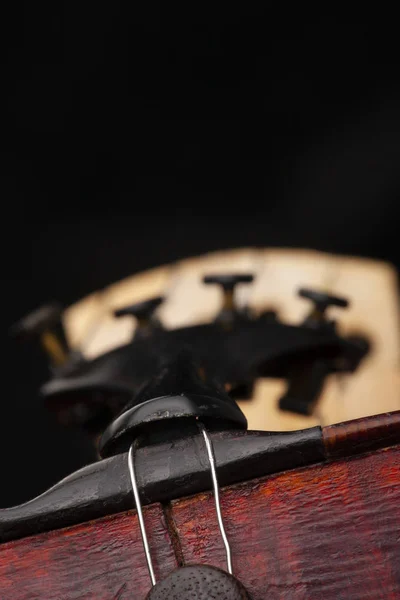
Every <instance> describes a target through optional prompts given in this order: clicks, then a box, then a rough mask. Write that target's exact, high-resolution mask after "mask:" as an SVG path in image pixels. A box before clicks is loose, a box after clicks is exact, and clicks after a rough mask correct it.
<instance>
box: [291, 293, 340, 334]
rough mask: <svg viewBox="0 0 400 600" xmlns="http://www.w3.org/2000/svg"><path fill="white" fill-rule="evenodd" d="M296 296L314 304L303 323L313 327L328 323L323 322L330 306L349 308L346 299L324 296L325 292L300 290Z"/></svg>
mask: <svg viewBox="0 0 400 600" xmlns="http://www.w3.org/2000/svg"><path fill="white" fill-rule="evenodd" d="M298 294H299V296H300V297H301V298H306V299H307V300H311V302H313V303H314V307H313V309H312V311H311V313H310V314H309V315H308V316H307V318H306V319H305V321H304V324H305V325H313V326H315V325H319V324H323V323H328V321H325V312H326V309H327V308H329V307H330V306H338V307H339V308H347V307H348V306H349V301H348V300H347V299H346V298H341V297H340V296H332V295H330V294H326V293H325V292H320V291H317V290H312V289H309V288H300V289H299V291H298Z"/></svg>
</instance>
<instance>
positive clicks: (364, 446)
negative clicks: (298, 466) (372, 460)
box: [322, 411, 400, 458]
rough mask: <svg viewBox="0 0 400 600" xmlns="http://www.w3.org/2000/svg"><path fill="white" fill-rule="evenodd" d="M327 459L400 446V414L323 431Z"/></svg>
mask: <svg viewBox="0 0 400 600" xmlns="http://www.w3.org/2000/svg"><path fill="white" fill-rule="evenodd" d="M322 438H323V442H324V446H325V451H326V455H327V457H328V458H337V457H339V456H351V455H354V454H359V453H361V452H369V451H371V450H377V449H378V448H387V447H388V446H393V445H395V444H400V411H395V412H391V413H383V414H380V415H374V416H372V417H364V418H362V419H355V420H354V421H346V422H345V423H338V424H336V425H329V426H328V427H324V428H323V430H322Z"/></svg>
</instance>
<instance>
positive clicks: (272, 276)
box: [64, 248, 400, 431]
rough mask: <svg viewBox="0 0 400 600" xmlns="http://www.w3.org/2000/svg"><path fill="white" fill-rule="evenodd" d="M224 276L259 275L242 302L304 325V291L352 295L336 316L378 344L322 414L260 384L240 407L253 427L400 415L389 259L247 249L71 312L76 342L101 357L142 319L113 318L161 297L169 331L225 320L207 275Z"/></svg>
mask: <svg viewBox="0 0 400 600" xmlns="http://www.w3.org/2000/svg"><path fill="white" fill-rule="evenodd" d="M223 271H227V272H229V271H231V272H232V271H236V272H245V271H250V272H253V273H254V274H255V276H256V279H255V282H254V284H252V285H249V286H247V285H243V286H239V288H238V299H239V303H241V304H243V303H248V304H249V305H250V306H251V307H252V308H253V310H255V311H261V310H264V309H271V308H275V309H277V310H278V312H279V316H280V318H281V319H282V320H283V321H285V322H288V323H298V322H300V321H301V320H302V319H303V318H304V316H305V314H306V313H307V311H308V310H309V307H308V303H307V302H306V301H304V300H302V299H300V298H298V297H297V296H296V290H297V289H298V287H299V286H300V285H303V286H308V287H316V288H324V289H326V290H328V291H330V292H332V293H335V294H338V295H342V296H348V297H349V299H350V302H351V306H350V308H349V309H347V310H339V309H335V308H332V309H331V310H330V314H331V315H332V316H333V317H335V318H337V319H338V320H339V324H340V331H342V333H344V334H351V333H362V334H364V335H366V336H367V337H368V338H369V339H370V341H371V342H372V351H371V353H370V355H369V356H368V358H367V359H366V360H365V361H364V362H363V364H362V365H361V367H360V368H359V369H358V371H357V372H356V373H354V374H350V375H342V376H340V377H338V376H330V377H329V378H328V380H327V382H326V385H325V388H324V391H323V395H322V398H321V401H320V402H319V404H318V406H317V412H316V414H315V415H314V416H312V417H306V416H300V415H293V414H291V413H284V412H282V411H280V410H279V409H278V406H277V400H278V398H279V397H280V395H282V393H283V392H284V390H285V382H283V381H281V380H265V379H264V380H259V381H258V382H257V385H256V387H255V394H254V397H253V400H252V401H251V402H247V401H245V402H240V405H241V408H242V410H243V411H244V412H245V414H246V416H247V418H248V421H249V428H250V429H264V430H283V431H287V430H293V429H300V428H304V427H312V426H315V425H323V426H324V425H329V424H332V423H338V422H341V421H347V420H351V419H356V418H360V417H364V416H369V415H374V414H376V413H380V412H382V411H394V410H398V409H400V368H399V365H400V339H399V335H398V332H399V330H400V327H399V306H400V303H399V295H398V289H397V275H396V271H395V269H394V268H393V267H392V266H391V265H389V264H387V263H384V262H382V261H376V260H370V259H364V258H354V257H347V256H336V255H331V254H327V253H322V252H316V251H311V250H299V249H280V248H277V249H275V248H272V249H252V248H244V249H238V250H231V251H224V252H215V253H210V254H207V255H204V256H200V257H196V258H190V259H185V260H182V261H179V262H177V263H175V264H172V265H167V266H162V267H159V268H156V269H151V270H149V271H146V272H143V273H139V274H137V275H133V276H131V277H128V278H127V279H124V280H123V281H120V282H117V283H115V284H113V285H111V286H109V287H108V288H106V289H105V290H103V291H100V292H96V293H95V294H93V295H92V296H89V297H87V298H85V299H83V300H82V301H80V302H78V303H77V304H75V305H73V306H71V307H70V308H69V309H68V310H67V311H66V312H65V314H64V322H65V326H66V329H67V335H68V337H69V340H70V343H71V344H72V345H73V346H75V347H76V346H78V347H80V348H81V349H82V350H83V352H84V354H85V355H86V356H88V357H94V356H96V355H98V354H99V353H102V352H104V351H107V350H109V349H111V348H113V347H115V346H117V345H120V344H123V343H125V342H127V341H128V340H129V339H130V338H131V335H132V333H133V331H134V328H135V325H134V323H133V320H132V319H130V318H129V317H125V318H122V319H114V318H113V317H112V311H113V310H114V309H116V308H120V307H121V306H124V305H127V304H131V303H133V302H136V301H140V300H144V299H146V298H147V297H149V296H154V295H159V294H165V296H166V303H165V305H163V306H162V307H161V309H160V311H159V314H160V317H161V318H162V320H163V322H164V324H165V325H166V326H167V327H170V328H173V327H180V326H184V325H190V324H195V323H199V322H207V321H209V320H210V319H212V318H213V316H214V315H215V314H216V313H217V311H218V309H219V307H220V301H221V298H220V294H219V290H218V289H216V288H215V289H214V287H213V286H205V285H203V284H202V283H201V278H202V276H203V275H204V274H205V273H216V272H223Z"/></svg>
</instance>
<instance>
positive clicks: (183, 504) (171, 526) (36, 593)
mask: <svg viewBox="0 0 400 600" xmlns="http://www.w3.org/2000/svg"><path fill="white" fill-rule="evenodd" d="M322 441H323V446H324V451H323V452H324V455H325V456H324V458H323V459H322V460H321V458H320V457H319V456H318V455H317V456H316V458H317V459H318V462H316V464H313V465H309V466H307V467H301V468H297V469H291V470H286V471H284V472H280V473H275V474H273V475H269V476H267V477H260V478H257V479H254V480H251V481H245V482H244V483H241V484H236V485H233V486H227V487H225V488H224V489H223V490H222V495H221V506H222V510H223V513H224V520H225V523H226V529H227V533H228V535H229V538H230V540H231V547H232V554H233V568H234V573H235V576H237V577H238V579H239V580H240V581H241V582H242V583H243V584H244V585H245V587H246V589H247V590H248V592H249V594H250V597H251V598H253V600H266V599H268V600H269V599H272V600H275V599H280V600H286V599H287V600H292V599H296V600H297V599H299V600H306V599H307V600H323V599H325V600H331V599H332V600H334V599H335V600H336V599H337V598H343V599H351V600H396V599H397V598H399V597H400V562H399V560H398V558H399V536H400V511H399V509H398V507H399V503H400V485H399V473H400V412H399V413H393V414H392V415H390V416H389V415H387V414H385V415H380V416H377V417H373V418H369V419H364V420H360V421H354V422H350V423H347V424H343V425H337V426H335V425H334V426H331V427H327V428H325V429H324V430H322ZM144 517H145V521H146V525H147V528H148V532H149V542H150V547H151V550H152V553H153V556H154V563H155V570H156V575H157V578H160V579H162V578H164V577H166V576H167V575H168V574H169V573H170V572H171V571H172V570H173V569H174V568H176V567H178V566H181V565H183V564H192V563H195V564H198V563H200V564H210V565H214V566H218V567H221V568H225V557H224V549H223V546H222V541H221V537H220V535H219V531H218V525H217V521H216V516H215V508H214V504H213V498H212V494H211V493H210V492H204V493H201V494H196V495H193V496H190V497H186V498H182V499H180V500H175V501H172V502H170V503H163V504H160V503H155V504H151V505H149V506H147V507H146V508H145V510H144ZM0 589H1V590H2V598H7V599H8V598H16V599H17V598H18V599H20V600H28V599H33V598H35V599H36V598H38V599H39V598H46V600H53V599H54V600H55V599H60V598H62V599H63V600H72V599H75V598H96V599H97V598H98V599H104V600H108V599H110V600H111V599H121V600H123V599H126V600H128V598H129V599H130V598H134V599H137V600H141V599H142V598H145V597H146V594H147V593H148V591H149V589H150V581H149V575H148V570H147V566H146V560H145V555H144V552H143V546H142V541H141V537H140V531H139V526H138V521H137V515H136V512H135V511H134V510H133V509H132V510H128V511H124V512H120V513H117V514H115V515H109V516H105V517H103V518H100V519H96V520H93V521H88V522H85V523H82V524H79V525H75V526H72V527H67V528H62V529H57V530H52V531H50V532H46V533H42V534H38V535H33V536H30V537H26V538H23V539H19V540H16V541H9V542H6V543H3V544H2V545H0Z"/></svg>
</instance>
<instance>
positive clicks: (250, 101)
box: [0, 0, 400, 506]
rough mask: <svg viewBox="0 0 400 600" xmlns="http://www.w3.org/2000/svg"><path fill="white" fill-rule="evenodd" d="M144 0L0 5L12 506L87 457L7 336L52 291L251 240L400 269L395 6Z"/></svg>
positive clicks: (35, 362) (4, 450)
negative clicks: (371, 9) (58, 422)
mask: <svg viewBox="0 0 400 600" xmlns="http://www.w3.org/2000/svg"><path fill="white" fill-rule="evenodd" d="M138 4H139V3H136V4H134V5H130V10H128V6H125V5H123V4H121V3H119V2H117V1H115V0H114V1H113V2H103V1H99V2H97V3H95V4H93V6H89V4H86V3H76V2H65V3H61V2H58V3H52V4H48V5H45V4H41V5H39V4H38V3H32V2H26V3H25V4H22V5H19V8H18V12H15V13H14V14H12V15H9V16H7V18H5V19H2V26H3V28H4V31H3V37H2V39H3V40H5V41H6V45H5V50H4V53H3V69H2V83H3V85H2V89H3V94H2V96H3V99H5V102H6V106H5V110H4V111H3V112H2V125H3V128H2V130H3V131H2V136H1V146H2V147H1V151H2V152H1V164H2V171H3V178H2V196H3V203H2V206H3V211H2V213H3V214H2V217H3V218H2V245H3V251H2V256H3V285H2V289H3V292H2V301H3V303H2V304H3V308H2V311H1V315H2V321H3V322H2V325H3V327H2V336H1V344H2V350H3V351H2V356H3V360H2V366H3V373H2V383H3V389H2V402H1V411H2V412H1V415H2V416H1V438H0V452H1V454H0V457H1V458H0V469H1V479H0V481H1V484H0V503H1V505H2V506H7V505H11V504H14V503H17V502H21V501H23V500H26V499H28V498H30V497H32V496H33V495H35V494H37V493H39V492H41V491H43V490H44V489H45V488H47V487H48V486H49V485H51V484H52V483H54V482H55V481H56V480H58V479H59V478H60V477H62V476H64V475H65V474H67V473H69V472H71V471H73V470H74V469H76V468H78V467H79V466H81V465H83V464H85V463H86V462H87V461H88V460H92V459H93V455H92V453H91V450H90V448H89V446H88V444H87V442H86V441H85V439H83V437H81V436H80V435H79V434H78V433H73V434H72V433H71V432H67V431H64V430H62V429H61V428H59V427H56V426H55V424H54V423H53V422H52V420H51V419H50V417H48V415H47V414H46V413H45V411H44V409H43V407H42V402H41V400H40V399H39V398H38V396H37V389H38V387H39V385H40V384H41V383H42V382H43V381H44V379H45V378H46V375H47V372H46V365H45V364H44V361H43V359H42V357H41V354H40V352H39V351H38V350H35V349H34V348H33V347H32V346H30V345H28V346H21V345H19V344H17V343H16V342H14V341H12V340H10V339H9V338H8V336H7V330H8V328H9V326H10V325H11V324H12V323H13V322H14V321H15V320H17V319H18V318H19V317H21V316H22V315H23V314H25V313H26V312H28V311H29V310H31V309H33V308H35V307H36V306H37V305H39V304H40V303H41V302H44V301H47V300H49V299H56V300H59V301H61V302H63V303H64V304H66V305H67V304H69V303H71V302H73V301H75V300H77V299H78V298H80V297H82V296H84V295H86V294H88V293H89V292H91V291H93V290H95V289H98V288H100V287H102V286H104V285H107V284H109V283H111V282H112V281H115V280H117V279H119V278H122V277H124V276H126V275H129V274H132V273H134V272H136V271H140V270H141V269H145V268H148V267H151V266H155V265H157V264H160V263H164V262H167V261H173V260H175V259H177V258H181V257H184V256H190V255H192V254H198V253H202V252H205V251H207V250H215V249H219V248H229V247H235V246H244V245H253V246H267V245H272V246H302V247H311V248H318V249H322V250H329V251H335V252H339V253H353V254H360V255H368V256H375V257H380V258H384V259H386V260H390V261H392V262H394V263H395V264H396V266H399V265H400V250H399V245H398V241H397V228H398V219H397V210H396V209H397V203H398V199H399V193H400V168H399V167H400V110H399V102H400V75H399V73H400V71H399V64H398V35H397V32H396V31H395V29H394V27H391V26H390V19H389V17H388V18H387V19H386V20H382V21H381V22H378V21H379V20H378V19H377V18H376V14H375V13H374V15H373V16H371V17H370V18H368V16H366V17H365V18H364V19H363V20H362V21H353V22H350V21H348V22H347V21H345V20H343V19H339V18H337V17H334V16H332V15H326V16H321V17H319V18H315V17H314V18H313V19H312V20H308V19H307V18H306V17H305V16H304V15H302V14H301V13H300V12H299V13H298V14H294V13H293V12H290V14H289V10H288V14H282V15H277V14H275V13H273V12H272V11H271V9H270V8H269V5H268V3H264V4H263V5H260V7H258V6H256V5H251V4H246V7H247V8H243V7H242V8H241V10H240V11H239V10H236V9H235V8H234V7H232V6H229V10H224V11H222V10H221V12H220V13H218V11H217V10H216V7H215V6H213V7H210V8H205V5H203V4H201V5H199V6H197V7H196V12H195V9H194V8H193V7H191V8H188V7H189V5H190V6H191V4H190V3H186V8H185V9H182V7H180V8H179V9H177V8H174V7H173V6H171V3H167V4H165V3H164V5H163V8H160V7H158V6H157V5H156V4H155V3H153V2H149V3H140V4H145V6H144V7H143V6H141V7H140V8H139V6H138ZM132 7H134V8H133V13H132V12H131V11H132ZM291 11H292V9H291Z"/></svg>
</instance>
